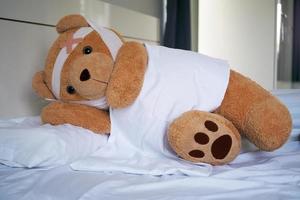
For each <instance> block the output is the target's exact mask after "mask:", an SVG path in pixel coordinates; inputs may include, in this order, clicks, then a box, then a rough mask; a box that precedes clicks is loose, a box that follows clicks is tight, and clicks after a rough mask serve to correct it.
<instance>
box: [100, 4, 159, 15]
mask: <svg viewBox="0 0 300 200" xmlns="http://www.w3.org/2000/svg"><path fill="white" fill-rule="evenodd" d="M102 1H105V2H107V3H111V4H115V5H118V6H121V7H124V8H128V9H131V10H135V11H138V12H141V13H144V14H147V15H151V16H153V17H157V18H161V16H162V0H102Z"/></svg>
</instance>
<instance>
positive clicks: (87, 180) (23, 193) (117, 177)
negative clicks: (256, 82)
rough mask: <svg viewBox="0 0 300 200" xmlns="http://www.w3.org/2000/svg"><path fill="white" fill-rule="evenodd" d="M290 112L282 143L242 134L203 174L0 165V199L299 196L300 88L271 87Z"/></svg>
mask: <svg viewBox="0 0 300 200" xmlns="http://www.w3.org/2000/svg"><path fill="white" fill-rule="evenodd" d="M273 93H274V94H275V95H276V96H278V98H280V99H281V100H282V101H283V102H284V103H285V104H286V105H287V106H288V108H289V110H290V112H291V114H292V117H293V131H292V134H291V136H290V138H289V140H288V141H287V143H286V144H285V145H284V146H283V147H282V148H280V149H279V150H276V151H274V152H262V151H258V150H257V149H256V148H255V147H253V146H252V145H250V144H249V143H247V141H246V140H244V143H243V151H242V152H241V154H240V155H239V156H238V157H237V158H236V159H235V160H234V161H233V162H232V163H230V164H228V165H224V166H214V167H212V171H211V173H210V174H208V175H206V176H186V175H184V174H177V175H163V176H151V175H136V174H126V173H121V172H110V173H108V172H107V173H103V172H93V171H74V170H72V169H71V168H70V165H69V163H66V164H63V165H58V166H55V167H52V168H48V167H38V168H37V167H33V168H26V167H8V166H5V165H0V199H46V200H47V199H112V200H113V199H188V200H189V199H254V198H256V199H300V144H299V135H300V90H276V91H273Z"/></svg>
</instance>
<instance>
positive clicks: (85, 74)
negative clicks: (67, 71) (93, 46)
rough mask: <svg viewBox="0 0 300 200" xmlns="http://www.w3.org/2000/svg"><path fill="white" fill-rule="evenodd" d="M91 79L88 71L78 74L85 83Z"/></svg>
mask: <svg viewBox="0 0 300 200" xmlns="http://www.w3.org/2000/svg"><path fill="white" fill-rule="evenodd" d="M90 78H91V75H90V72H89V70H88V69H84V70H83V71H82V72H81V74H80V80H81V81H87V80H89V79H90Z"/></svg>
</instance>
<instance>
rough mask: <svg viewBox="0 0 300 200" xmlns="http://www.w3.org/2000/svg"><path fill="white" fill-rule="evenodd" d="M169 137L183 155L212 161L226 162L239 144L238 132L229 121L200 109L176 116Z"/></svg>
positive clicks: (235, 154) (194, 159)
mask: <svg viewBox="0 0 300 200" xmlns="http://www.w3.org/2000/svg"><path fill="white" fill-rule="evenodd" d="M168 141H169V144H170V146H171V148H172V149H173V150H174V151H175V152H176V153H177V154H178V155H179V156H180V157H182V158H183V159H185V160H188V161H192V162H204V163H209V164H213V165H222V164H226V163H229V162H230V161H232V160H233V159H234V158H235V157H236V156H237V155H238V154H239V152H240V148H241V138H240V134H239V132H238V130H237V129H236V128H235V127H234V125H233V124H232V123H231V122H230V121H228V120H227V119H225V118H224V117H223V116H221V115H218V114H214V113H209V112H202V111H188V112H186V113H184V114H182V115H181V116H180V117H178V118H177V119H175V120H174V122H172V123H171V125H170V127H169V129H168Z"/></svg>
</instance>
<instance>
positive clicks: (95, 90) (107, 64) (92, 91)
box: [68, 52, 113, 99]
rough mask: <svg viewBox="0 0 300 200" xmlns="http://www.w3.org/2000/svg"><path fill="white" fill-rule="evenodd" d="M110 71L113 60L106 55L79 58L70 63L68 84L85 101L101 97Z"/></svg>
mask: <svg viewBox="0 0 300 200" xmlns="http://www.w3.org/2000/svg"><path fill="white" fill-rule="evenodd" d="M112 69H113V60H112V58H110V57H109V56H107V55H106V54H103V53H99V52H96V53H91V54H88V55H83V56H79V57H77V58H76V59H74V62H72V63H71V70H70V71H69V74H68V75H69V76H68V84H69V85H72V87H73V88H74V91H76V94H78V95H79V96H81V97H83V98H85V99H97V98H100V97H103V96H104V95H105V92H106V88H107V85H108V81H109V78H110V75H111V73H112ZM69 94H71V93H69Z"/></svg>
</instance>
